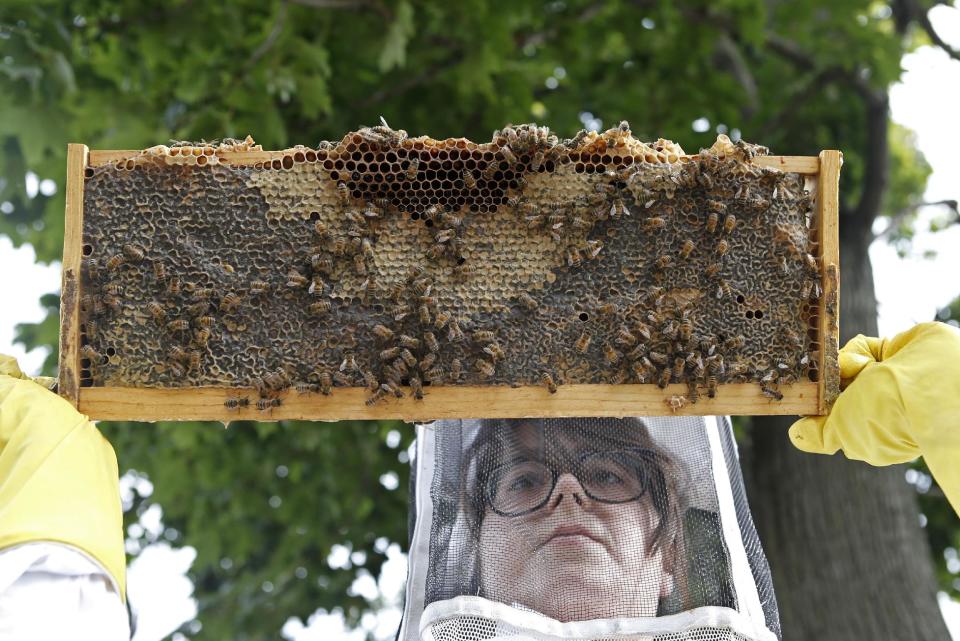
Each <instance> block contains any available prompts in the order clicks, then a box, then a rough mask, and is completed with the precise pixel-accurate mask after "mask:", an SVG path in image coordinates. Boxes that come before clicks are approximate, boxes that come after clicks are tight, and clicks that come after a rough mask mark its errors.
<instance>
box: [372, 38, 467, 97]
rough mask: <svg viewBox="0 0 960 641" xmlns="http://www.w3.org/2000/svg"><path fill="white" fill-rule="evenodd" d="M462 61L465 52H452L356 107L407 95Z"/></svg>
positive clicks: (374, 94) (375, 93) (373, 94)
mask: <svg viewBox="0 0 960 641" xmlns="http://www.w3.org/2000/svg"><path fill="white" fill-rule="evenodd" d="M462 60H463V52H461V51H454V52H451V54H450V56H449V57H448V58H447V59H446V60H442V61H440V62H436V63H434V64H433V65H431V66H430V67H428V68H427V69H425V70H424V71H422V72H421V73H418V74H417V75H415V76H411V77H410V78H407V79H406V80H403V81H402V82H398V83H397V84H395V85H393V86H390V87H384V88H383V89H381V90H379V91H375V92H373V93H372V94H370V95H369V96H367V97H366V98H365V99H363V100H361V101H359V102H358V103H356V104H355V105H354V107H370V106H372V105H376V104H378V103H381V102H383V101H384V100H386V99H387V98H392V97H394V96H397V95H400V94H402V93H406V92H407V91H409V90H410V89H413V88H414V87H418V86H420V85H422V84H425V83H428V82H430V81H431V80H433V79H434V78H436V77H437V76H438V75H440V74H441V73H443V72H444V71H446V70H447V69H450V68H451V67H455V66H456V65H458V64H460V62H461V61H462Z"/></svg>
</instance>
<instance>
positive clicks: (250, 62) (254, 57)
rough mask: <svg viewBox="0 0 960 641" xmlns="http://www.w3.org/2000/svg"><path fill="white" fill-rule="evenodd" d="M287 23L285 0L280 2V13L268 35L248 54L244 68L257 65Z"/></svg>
mask: <svg viewBox="0 0 960 641" xmlns="http://www.w3.org/2000/svg"><path fill="white" fill-rule="evenodd" d="M286 21H287V0H280V12H279V13H278V14H277V19H276V21H274V23H273V28H272V29H271V30H270V33H269V34H267V37H266V38H264V39H263V42H261V43H260V46H259V47H257V48H256V50H255V51H254V52H253V53H252V54H250V58H249V59H247V63H246V65H245V66H246V68H247V69H249V68H250V67H252V66H254V65H255V64H257V61H259V60H260V58H262V57H263V56H264V54H266V53H267V52H268V51H270V48H271V47H273V45H274V44H275V43H276V42H277V39H278V38H279V37H280V34H281V33H283V26H284V23H286Z"/></svg>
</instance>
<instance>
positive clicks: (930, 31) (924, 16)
mask: <svg viewBox="0 0 960 641" xmlns="http://www.w3.org/2000/svg"><path fill="white" fill-rule="evenodd" d="M903 2H904V5H905V6H906V8H907V11H908V12H909V14H910V15H911V16H912V17H913V19H914V20H916V21H917V24H919V25H920V28H921V29H923V30H924V31H925V32H926V33H927V36H929V38H930V41H931V42H933V44H934V45H935V46H937V47H940V48H941V49H943V50H944V51H945V52H946V54H947V55H948V56H950V57H951V58H953V59H954V60H960V49H954V48H953V47H952V46H950V44H949V43H947V42H944V40H943V38H941V37H940V34H938V33H937V30H936V29H934V28H933V23H931V22H930V14H929V12H928V11H927V10H926V9H924V8H923V7H921V6H920V3H919V2H917V0H903Z"/></svg>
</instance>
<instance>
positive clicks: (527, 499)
mask: <svg viewBox="0 0 960 641" xmlns="http://www.w3.org/2000/svg"><path fill="white" fill-rule="evenodd" d="M656 458H657V454H656V452H654V451H652V450H645V449H630V450H618V451H613V452H602V453H588V454H585V455H583V456H581V457H579V458H578V459H577V462H576V463H577V464H576V466H575V469H574V470H570V471H571V473H572V474H573V475H574V476H575V477H576V478H577V480H578V481H579V482H580V485H581V486H582V487H583V490H584V492H585V493H586V494H587V496H589V497H590V498H591V499H593V500H594V501H599V502H601V503H627V502H629V501H635V500H637V499H639V498H640V497H641V496H643V494H644V492H646V490H647V486H648V484H649V479H650V478H651V474H652V473H653V472H654V471H655V466H656ZM561 472H562V470H560V469H557V468H556V467H552V466H549V465H547V464H546V463H543V462H541V461H531V460H518V461H514V462H511V463H505V464H503V465H500V466H497V467H495V468H494V469H493V470H492V471H491V472H490V475H489V477H488V478H487V481H486V484H485V487H484V492H485V496H486V500H487V504H488V505H489V506H490V507H491V508H492V509H493V511H494V512H496V513H497V514H499V515H501V516H508V517H513V516H523V515H524V514H529V513H531V512H535V511H537V510H539V509H540V508H542V507H543V506H544V505H546V504H547V501H548V500H550V496H551V495H552V494H553V490H554V488H555V487H556V486H557V479H559V478H560V474H561Z"/></svg>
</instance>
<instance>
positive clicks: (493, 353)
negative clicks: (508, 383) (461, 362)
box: [483, 343, 507, 363]
mask: <svg viewBox="0 0 960 641" xmlns="http://www.w3.org/2000/svg"><path fill="white" fill-rule="evenodd" d="M483 352H484V354H487V355H488V356H490V358H492V359H493V362H494V363H496V362H497V361H502V360H503V359H504V358H506V357H507V354H506V352H504V351H503V348H502V347H500V345H499V344H497V343H490V344H489V345H487V346H486V347H484V348H483Z"/></svg>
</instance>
